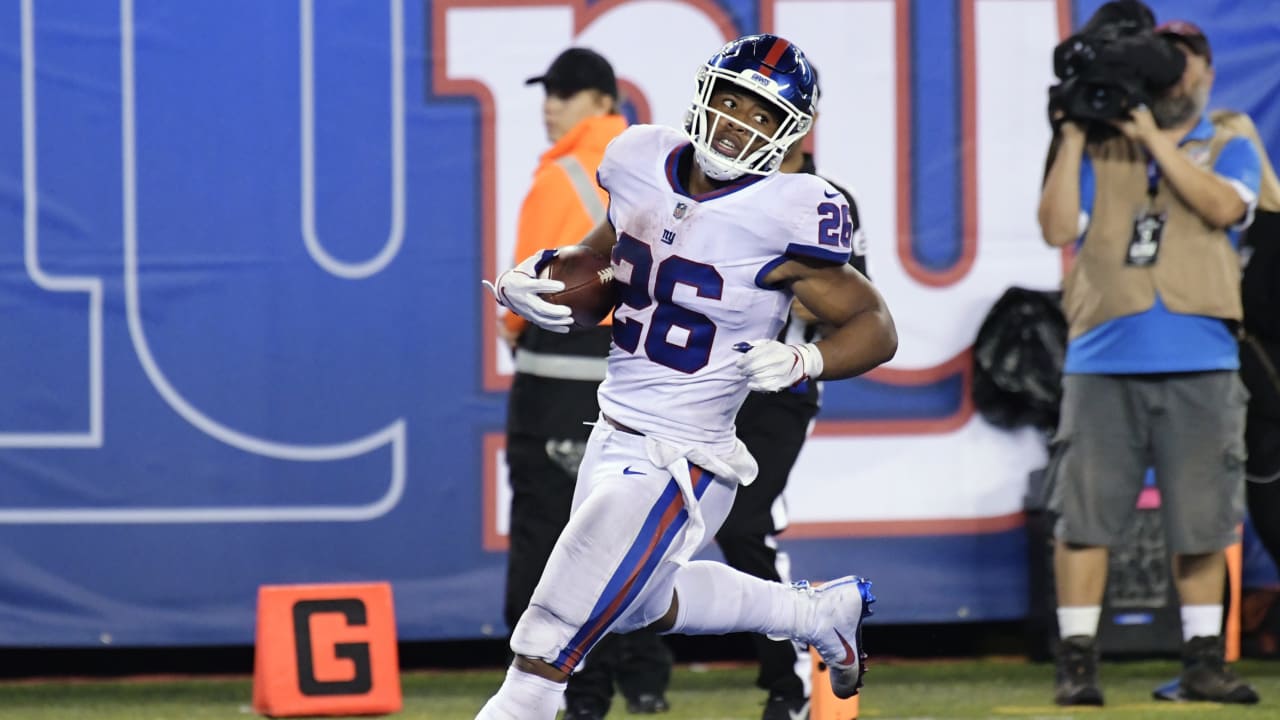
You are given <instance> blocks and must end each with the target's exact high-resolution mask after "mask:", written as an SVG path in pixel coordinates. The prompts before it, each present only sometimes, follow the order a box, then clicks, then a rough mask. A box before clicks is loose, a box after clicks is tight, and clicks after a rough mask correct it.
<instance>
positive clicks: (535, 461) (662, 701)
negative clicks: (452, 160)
mask: <svg viewBox="0 0 1280 720" xmlns="http://www.w3.org/2000/svg"><path fill="white" fill-rule="evenodd" d="M526 84H528V85H535V84H540V85H542V86H543V89H544V90H545V91H546V100H545V101H544V103H543V112H542V116H543V121H544V123H545V124H546V128H547V139H548V140H549V141H550V142H551V143H552V145H551V147H550V148H549V149H548V150H547V151H546V152H544V153H543V154H542V157H541V158H540V159H539V162H538V168H537V170H536V171H535V172H534V176H533V185H532V187H530V189H529V192H528V194H527V195H526V196H525V199H524V203H523V205H522V206H521V208H520V219H519V226H518V230H517V234H516V248H515V256H516V258H517V259H519V258H523V257H525V256H526V255H529V254H531V253H533V252H535V251H537V250H541V249H543V248H559V247H563V246H565V245H572V244H575V243H577V242H578V241H579V240H581V239H582V237H583V236H584V235H586V234H587V233H588V232H590V231H591V229H592V228H594V227H595V226H596V225H598V224H599V223H600V222H601V221H603V220H604V217H605V208H606V205H607V203H608V196H607V195H606V194H605V192H604V191H603V190H601V189H600V187H599V186H598V185H597V184H596V169H597V168H598V167H599V165H600V160H601V158H602V157H603V156H604V149H605V146H607V145H608V144H609V142H610V141H611V140H613V138H614V137H616V136H617V135H618V134H619V133H621V132H622V131H623V130H624V129H626V126H627V122H626V120H625V119H624V118H623V117H622V115H620V114H619V110H618V83H617V79H616V77H615V76H614V72H613V67H612V66H611V65H610V64H609V61H608V60H606V59H605V58H604V57H602V56H601V55H600V54H598V53H596V52H594V51H592V50H589V49H586V48H569V49H568V50H565V51H564V52H563V53H561V54H560V55H559V56H558V57H557V58H556V59H555V61H554V62H552V63H551V66H550V67H549V68H548V69H547V71H546V72H545V73H543V74H542V75H539V76H537V77H533V78H529V80H528V81H527V82H526ZM609 323H610V321H609V320H605V321H604V323H602V324H601V325H600V326H598V327H595V328H591V329H589V330H583V331H579V332H573V333H569V334H559V333H554V332H548V331H547V330H544V329H542V328H540V327H538V326H536V325H531V324H529V323H527V322H525V320H524V319H523V318H521V317H520V316H518V315H516V314H514V313H507V314H506V315H505V316H504V317H503V318H502V325H501V329H500V334H501V336H502V337H503V339H504V340H506V341H507V343H508V344H509V345H510V346H511V347H512V348H513V350H514V353H515V377H514V378H513V380H512V384H511V394H510V396H509V399H508V405H507V466H508V479H509V482H510V484H511V521H510V550H509V552H508V556H507V588H506V597H505V603H504V610H503V616H504V619H505V620H506V623H507V627H509V628H514V627H515V626H516V621H518V620H519V619H520V615H521V613H523V612H524V611H525V608H527V607H528V606H529V599H530V598H531V597H532V596H533V589H534V587H535V586H536V585H537V583H538V578H539V577H540V576H541V575H542V571H543V568H544V567H545V566H546V564H547V558H548V557H549V556H550V555H551V548H552V547H553V546H554V545H555V542H556V539H557V538H558V537H560V532H561V531H562V530H563V529H564V526H565V524H566V523H567V522H568V521H569V510H570V507H571V506H572V503H573V493H574V486H575V484H576V479H577V475H578V465H579V463H581V461H582V454H583V450H584V448H585V447H586V441H587V435H588V433H589V432H590V430H591V428H590V427H589V426H587V425H586V424H584V423H589V422H591V421H593V420H594V419H595V418H596V416H597V415H599V413H600V407H599V405H598V404H597V401H596V388H597V387H598V386H599V385H600V381H601V380H604V376H605V358H606V357H607V356H608V354H609V340H610V325H609ZM671 664H672V658H671V654H670V651H669V650H668V649H667V648H666V646H665V644H664V643H663V641H662V640H661V638H659V637H658V635H657V634H656V633H654V632H652V631H644V630H641V631H637V632H635V633H632V634H629V635H625V636H613V635H611V636H608V637H606V638H605V639H604V640H602V641H601V642H600V643H599V644H598V645H597V646H596V647H595V648H594V649H593V650H592V652H591V654H590V656H589V657H588V658H587V660H586V661H585V662H584V663H583V664H582V665H581V667H580V668H579V669H578V671H577V672H576V673H575V674H574V675H573V677H572V678H571V679H570V680H569V684H568V689H567V690H566V692H565V703H566V713H565V719H566V720H570V719H573V720H598V719H599V718H603V717H604V716H605V715H606V714H607V713H608V711H609V706H610V704H611V700H612V697H613V684H614V681H615V679H616V681H617V683H618V685H619V686H620V688H621V690H622V693H623V695H624V696H625V697H626V698H627V708H628V710H629V711H630V712H633V713H655V712H662V711H664V710H666V709H667V707H668V706H667V701H666V698H665V694H666V689H667V685H668V684H669V682H670V679H671Z"/></svg>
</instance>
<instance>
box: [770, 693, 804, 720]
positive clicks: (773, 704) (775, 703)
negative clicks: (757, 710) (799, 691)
mask: <svg viewBox="0 0 1280 720" xmlns="http://www.w3.org/2000/svg"><path fill="white" fill-rule="evenodd" d="M760 720H809V699H808V698H789V697H784V696H782V695H774V696H773V697H771V698H769V700H768V701H766V702H765V704H764V715H762V716H760Z"/></svg>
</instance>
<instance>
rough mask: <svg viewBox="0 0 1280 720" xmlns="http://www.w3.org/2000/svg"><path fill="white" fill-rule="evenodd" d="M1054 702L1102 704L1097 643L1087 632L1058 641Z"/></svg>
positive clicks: (1064, 703)
mask: <svg viewBox="0 0 1280 720" xmlns="http://www.w3.org/2000/svg"><path fill="white" fill-rule="evenodd" d="M1053 701H1054V702H1055V703H1057V704H1059V705H1101V704H1102V690H1101V689H1099V688H1098V644H1097V641H1096V640H1095V639H1094V638H1091V637H1088V636H1086V635H1073V636H1071V637H1069V638H1066V639H1064V640H1062V642H1060V643H1058V667H1057V677H1056V687H1055V688H1054V692H1053Z"/></svg>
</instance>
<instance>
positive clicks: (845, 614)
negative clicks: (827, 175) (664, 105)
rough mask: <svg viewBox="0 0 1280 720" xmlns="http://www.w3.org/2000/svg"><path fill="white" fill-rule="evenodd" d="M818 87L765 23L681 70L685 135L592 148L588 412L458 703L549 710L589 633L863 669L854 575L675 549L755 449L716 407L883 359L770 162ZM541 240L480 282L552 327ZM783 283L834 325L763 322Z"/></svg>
mask: <svg viewBox="0 0 1280 720" xmlns="http://www.w3.org/2000/svg"><path fill="white" fill-rule="evenodd" d="M817 101H818V98H817V86H816V83H815V80H814V75H813V71H812V69H811V68H810V66H809V63H808V61H807V60H806V59H805V56H804V54H803V53H802V52H801V51H800V49H799V48H797V47H796V46H795V45H793V44H791V43H790V42H788V41H787V40H784V39H782V38H779V37H776V36H774V35H750V36H746V37H742V38H739V39H737V40H735V41H733V42H731V43H729V44H728V45H726V46H725V47H724V48H722V49H721V50H720V51H719V52H718V53H716V54H715V55H714V56H713V57H712V58H711V59H710V60H709V61H708V62H707V63H706V64H705V65H704V66H703V67H702V68H701V69H700V70H699V72H698V75H697V94H696V96H695V97H694V101H693V104H692V107H691V108H690V111H689V113H688V115H687V116H686V120H685V132H684V133H681V132H678V131H676V130H672V129H669V128H665V127H659V126H653V125H637V126H633V127H631V128H629V129H628V130H626V131H625V132H623V133H622V134H621V135H619V136H618V137H617V138H615V139H614V140H613V142H612V143H611V144H610V145H609V148H608V150H606V152H605V156H604V160H603V162H602V163H601V165H600V170H599V180H600V185H601V187H603V188H604V189H605V190H607V191H608V192H609V201H610V202H609V213H608V219H607V220H606V221H605V222H604V223H602V224H601V225H600V226H599V227H597V228H596V229H595V230H593V231H592V232H591V233H590V234H589V235H588V236H587V238H586V239H584V240H583V244H584V245H588V246H590V247H591V248H593V249H595V250H597V251H598V252H601V253H604V254H611V257H612V259H613V267H614V273H615V279H616V280H615V281H616V282H617V284H618V292H619V304H618V307H617V309H616V310H615V312H614V322H613V347H612V349H611V351H610V355H609V361H608V375H607V377H606V379H605V381H604V382H603V383H602V384H601V386H600V390H599V399H600V408H601V416H600V418H599V419H598V421H597V422H596V423H595V427H594V430H593V431H592V434H591V438H590V440H589V441H588V444H587V450H586V456H585V457H584V458H583V461H582V465H581V467H580V470H579V473H578V483H577V489H576V492H575V496H574V508H573V515H572V516H571V518H570V520H569V524H568V526H567V527H566V528H565V530H564V532H563V534H561V536H560V539H559V541H558V542H557V544H556V547H555V550H553V551H552V555H551V559H550V561H549V562H548V563H547V567H546V570H545V572H544V573H543V575H542V578H541V580H540V582H539V584H538V587H537V589H536V590H535V591H534V596H533V600H532V602H531V604H530V606H529V608H528V610H526V611H525V613H524V614H523V615H522V616H521V618H520V621H519V622H518V623H517V625H516V628H515V630H514V632H513V633H512V636H511V650H512V652H513V653H514V654H515V660H514V662H513V663H512V664H511V667H510V668H509V669H508V671H507V677H506V680H505V681H504V682H503V684H502V687H501V688H500V689H499V690H498V692H497V694H495V695H494V696H493V697H492V698H491V699H490V700H489V702H488V703H487V704H486V705H485V706H484V708H482V709H481V710H480V714H479V715H478V716H477V720H508V719H514V718H519V719H520V720H551V719H552V718H554V717H555V715H556V711H557V709H558V707H559V703H560V698H561V694H562V693H563V692H564V681H565V679H566V678H567V677H568V675H569V673H571V672H572V671H573V669H574V667H575V666H576V665H577V663H578V662H579V661H580V660H581V659H582V657H583V656H584V655H585V654H586V652H587V651H588V650H589V649H590V648H591V646H592V645H593V644H594V643H595V642H597V641H598V640H599V639H600V638H601V637H602V636H603V635H604V634H605V633H608V632H627V631H629V630H634V629H637V628H641V627H646V626H654V627H655V628H656V629H658V630H659V631H662V632H670V633H682V634H688V635H718V634H724V633H730V632H742V631H746V632H756V633H761V634H766V635H771V636H777V637H788V638H792V639H794V640H796V641H798V642H800V643H804V644H809V645H812V646H814V647H815V648H816V649H817V651H818V653H819V654H820V655H821V656H822V658H823V660H824V661H826V663H827V664H828V665H829V666H830V669H831V673H830V677H831V685H832V690H833V691H834V692H835V694H836V695H837V696H839V697H850V696H852V695H854V694H856V693H857V692H858V688H859V687H861V684H862V674H863V672H864V670H865V659H866V654H865V652H864V651H863V648H862V646H861V640H862V638H861V630H862V622H863V620H864V619H865V618H866V616H867V615H869V614H870V612H871V610H870V605H871V603H872V602H874V600H875V598H874V597H873V596H872V595H871V592H870V585H871V583H870V582H868V581H866V580H863V579H861V578H858V577H854V576H848V577H844V578H841V579H838V580H834V581H831V582H828V583H826V584H824V585H822V586H821V587H816V588H815V587H812V586H810V585H808V584H807V583H803V582H801V583H796V584H794V585H784V584H782V583H776V582H769V581H766V580H761V579H758V578H755V577H752V576H751V575H748V574H746V573H743V572H740V571H737V570H734V569H733V568H730V567H729V566H727V565H725V564H723V563H719V562H712V561H691V560H690V558H691V557H692V556H693V555H694V554H695V553H696V552H697V551H698V550H699V549H700V548H702V547H703V546H705V545H707V544H708V543H709V542H710V541H711V540H712V539H713V538H714V536H715V532H716V530H717V528H719V527H720V524H721V523H722V522H723V521H724V518H725V516H726V515H727V514H728V512H729V509H730V508H731V506H732V504H733V497H734V493H735V492H736V490H737V487H738V485H739V484H747V483H750V482H751V481H752V480H753V479H754V478H755V475H756V464H755V461H754V460H753V459H752V457H751V455H750V453H748V452H747V450H746V448H745V447H744V446H743V445H742V443H741V442H740V441H739V440H738V439H737V438H736V437H735V434H734V424H733V419H734V416H735V415H736V413H737V411H738V408H739V406H740V405H741V404H742V402H743V400H744V398H745V397H746V395H747V392H748V391H749V390H759V391H766V392H770V391H778V390H781V389H784V388H787V387H790V386H791V385H794V384H795V383H797V382H800V381H802V380H804V379H806V378H812V379H825V380H835V379H840V378H847V377H853V376H855V375H858V374H860V373H863V372H866V371H868V370H870V369H872V368H874V367H876V366H878V365H880V364H881V363H884V362H886V361H887V360H889V359H890V358H892V357H893V355H894V352H895V351H896V349H897V335H896V332H895V330H894V325H893V319H892V317H891V316H890V314H889V311H888V308H886V307H885V303H884V300H883V299H882V298H881V297H880V295H879V293H877V292H876V290H875V289H874V288H873V287H872V286H871V285H870V283H868V282H867V280H866V279H865V278H864V277H863V276H862V275H860V274H859V273H858V272H856V271H855V270H853V269H852V268H850V267H848V266H847V265H846V262H847V261H848V259H849V253H850V245H851V240H852V237H851V235H852V230H853V228H852V223H851V219H850V213H849V207H848V205H847V203H846V202H845V199H844V197H843V196H842V195H841V194H840V193H839V192H838V191H837V190H836V189H835V188H833V187H832V186H831V185H830V184H828V183H827V182H826V181H825V180H822V179H821V178H819V177H817V176H814V175H801V174H780V173H778V172H777V169H778V166H779V164H780V162H781V161H782V158H783V156H784V155H785V154H786V152H787V149H788V148H789V147H791V145H793V144H794V143H796V142H799V141H800V139H801V138H802V137H803V136H804V135H805V133H807V132H808V131H809V129H810V127H811V126H812V124H813V119H814V115H815V113H816V109H817ZM553 255H554V253H552V252H550V251H546V252H542V253H538V254H537V255H535V256H533V257H531V258H529V259H528V260H526V261H524V262H523V263H521V264H520V265H518V266H516V267H515V268H512V269H511V270H508V271H506V272H504V273H503V274H502V275H500V276H499V277H498V279H497V281H496V283H493V284H489V283H486V286H487V287H489V289H490V290H491V291H492V292H493V293H494V296H495V298H497V299H498V300H499V302H500V303H502V304H503V305H505V306H506V307H508V308H510V309H511V310H513V311H514V312H516V313H518V314H520V315H521V316H523V317H525V318H526V319H528V320H529V321H531V322H534V323H536V324H538V325H540V326H542V327H545V328H547V329H553V330H556V329H558V330H559V331H563V332H567V331H568V326H569V324H570V323H571V322H572V321H571V318H570V311H569V308H567V307H564V306H560V305H554V304H552V303H548V302H546V301H545V300H543V299H542V298H540V297H539V294H540V293H548V292H555V291H557V290H560V289H562V285H561V283H559V282H557V281H552V280H545V279H540V278H539V277H538V275H539V271H540V270H541V267H542V266H543V265H545V263H546V262H547V261H548V260H549V258H550V257H552V256H553ZM793 296H794V297H795V298H797V299H798V300H799V301H800V302H801V303H803V304H804V305H805V307H807V308H809V310H811V311H812V312H813V314H814V315H816V316H817V317H818V319H819V320H821V321H822V322H824V323H827V324H828V325H830V326H831V327H832V328H833V329H832V330H831V332H829V333H828V334H827V335H826V336H825V337H824V338H823V339H822V340H819V341H818V342H816V343H804V344H795V345H789V344H784V343H781V342H778V341H776V340H772V339H770V338H774V337H777V335H778V331H779V330H780V329H781V327H782V323H783V322H784V320H785V319H786V316H787V312H788V309H789V306H790V302H791V298H792V297H793Z"/></svg>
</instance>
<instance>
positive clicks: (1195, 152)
mask: <svg viewBox="0 0 1280 720" xmlns="http://www.w3.org/2000/svg"><path fill="white" fill-rule="evenodd" d="M1157 32H1159V33H1160V34H1163V35H1164V36H1165V37H1167V38H1168V39H1169V40H1171V41H1172V42H1173V43H1174V44H1175V45H1176V47H1177V48H1178V50H1180V51H1181V52H1182V54H1183V56H1184V59H1185V62H1186V66H1185V69H1184V70H1183V73H1182V75H1181V78H1180V80H1179V81H1178V82H1177V83H1176V84H1175V85H1174V86H1173V87H1171V88H1170V89H1168V90H1167V91H1165V92H1164V93H1162V94H1161V95H1160V96H1158V97H1157V98H1155V99H1154V101H1152V103H1151V107H1150V109H1148V108H1147V107H1146V106H1138V107H1135V108H1134V109H1133V110H1132V111H1131V112H1130V114H1129V115H1128V116H1127V117H1125V118H1122V119H1117V120H1113V121H1112V123H1111V124H1112V125H1113V126H1114V127H1115V128H1116V129H1117V130H1119V131H1120V133H1119V134H1118V135H1116V136H1114V137H1111V138H1109V139H1105V140H1097V141H1090V140H1089V139H1088V135H1087V133H1086V129H1085V128H1084V127H1082V126H1081V125H1080V124H1079V123H1076V122H1073V121H1072V120H1071V119H1070V118H1065V119H1064V121H1063V122H1062V123H1061V126H1060V128H1059V130H1058V138H1057V140H1056V141H1055V142H1057V143H1058V146H1057V153H1056V155H1055V156H1054V159H1053V162H1052V164H1051V165H1050V168H1049V172H1048V174H1047V176H1046V178H1045V183H1044V188H1043V190H1042V194H1041V198H1040V208H1039V221H1040V228H1041V231H1042V232H1043V234H1044V239H1045V241H1046V242H1048V243H1049V244H1050V245H1052V246H1055V247H1061V246H1065V245H1070V244H1074V245H1075V246H1076V247H1077V248H1078V254H1077V256H1076V260H1075V263H1074V264H1073V266H1072V268H1071V271H1070V272H1069V273H1068V275H1067V277H1066V278H1064V280H1063V305H1064V310H1065V313H1066V316H1067V320H1068V325H1069V330H1068V335H1069V342H1068V347H1067V357H1066V363H1065V368H1064V373H1065V374H1064V377H1063V400H1062V419H1061V422H1060V424H1059V427H1058V432H1057V435H1056V436H1055V438H1054V456H1053V460H1052V462H1051V465H1050V475H1051V480H1050V481H1051V482H1052V483H1053V486H1054V490H1053V493H1052V498H1051V500H1050V505H1051V508H1052V509H1053V510H1054V511H1055V512H1057V513H1058V518H1059V519H1058V523H1057V526H1056V527H1055V531H1054V536H1055V539H1056V543H1055V547H1054V573H1055V579H1056V585H1057V595H1058V604H1059V606H1058V625H1059V630H1060V633H1061V637H1062V640H1061V643H1060V645H1059V648H1058V659H1057V660H1058V662H1057V678H1056V688H1055V695H1054V699H1055V701H1056V702H1057V703H1058V704H1060V705H1101V704H1102V703H1103V697H1102V691H1101V689H1100V688H1099V686H1098V682H1097V659H1098V647H1097V643H1096V637H1097V629H1098V622H1099V618H1100V615H1101V604H1102V597H1103V593H1104V590H1105V587H1106V577H1107V561H1108V547H1109V546H1110V545H1111V544H1113V543H1115V542H1116V541H1117V540H1118V539H1119V538H1120V537H1121V534H1122V533H1123V531H1124V528H1125V527H1126V525H1127V524H1128V523H1129V521H1130V519H1131V517H1132V514H1133V512H1134V507H1135V504H1136V500H1137V497H1138V494H1139V492H1141V490H1142V487H1143V479H1144V474H1145V473H1144V471H1145V469H1146V468H1147V467H1148V466H1154V468H1155V472H1156V479H1157V482H1158V484H1159V489H1160V494H1161V513H1162V517H1163V520H1164V525H1165V529H1166V534H1167V537H1168V542H1169V549H1170V550H1171V551H1172V552H1173V553H1174V565H1173V567H1174V584H1175V586H1176V587H1177V590H1178V596H1179V599H1180V600H1181V606H1182V608H1181V615H1182V628H1183V633H1182V634H1183V641H1184V642H1183V650H1182V655H1183V670H1182V674H1181V678H1180V679H1181V685H1182V689H1183V693H1184V694H1185V696H1186V697H1187V699H1190V700H1211V701H1217V702H1228V703H1256V702H1257V701H1258V694H1257V693H1256V692H1255V691H1254V690H1253V688H1251V687H1250V686H1249V685H1248V684H1246V683H1245V682H1244V681H1242V680H1241V679H1240V678H1238V677H1237V676H1236V675H1235V674H1234V673H1232V672H1231V670H1229V669H1228V668H1227V667H1226V665H1225V662H1224V658H1223V654H1224V648H1223V644H1222V636H1221V628H1222V618H1223V606H1222V588H1223V583H1224V582H1225V577H1226V562H1225V559H1224V555H1223V549H1224V548H1226V547H1227V546H1229V545H1231V544H1232V543H1234V542H1235V540H1236V536H1237V530H1236V528H1237V526H1238V525H1239V523H1240V522H1241V521H1242V520H1243V518H1244V494H1245V487H1244V485H1245V478H1244V461H1245V455H1244V422H1245V403H1246V398H1247V396H1248V393H1247V392H1246V391H1245V389H1244V387H1243V385H1241V382H1240V378H1239V376H1238V374H1237V372H1236V371H1237V369H1238V368H1239V366H1240V364H1239V350H1238V347H1237V344H1236V339H1235V337H1234V336H1233V334H1232V327H1233V326H1234V325H1236V324H1238V323H1239V322H1240V320H1241V317H1242V312H1241V303H1240V263H1239V258H1238V256H1237V254H1236V241H1237V235H1238V232H1239V231H1240V230H1242V229H1244V228H1246V227H1248V226H1249V223H1250V222H1251V221H1252V219H1253V212H1254V207H1255V205H1256V203H1257V194H1258V186H1259V179H1258V175H1259V158H1258V153H1257V151H1256V150H1255V149H1254V147H1253V145H1252V144H1251V143H1250V142H1249V141H1248V139H1246V138H1243V137H1239V136H1237V135H1235V134H1234V133H1231V132H1228V131H1224V130H1222V129H1220V128H1215V127H1214V125H1213V124H1212V123H1211V122H1210V121H1209V119H1208V117H1206V116H1205V115H1204V112H1205V108H1206V106H1207V104H1208V100H1209V91H1210V89H1211V88H1212V84H1213V66H1212V54H1211V52H1210V50H1209V44H1208V41H1207V40H1206V39H1205V37H1204V34H1203V33H1202V32H1200V31H1199V29H1198V28H1196V27H1195V26H1194V25H1191V24H1190V23H1185V22H1178V23H1170V24H1166V25H1162V26H1160V28H1158V29H1157Z"/></svg>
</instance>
